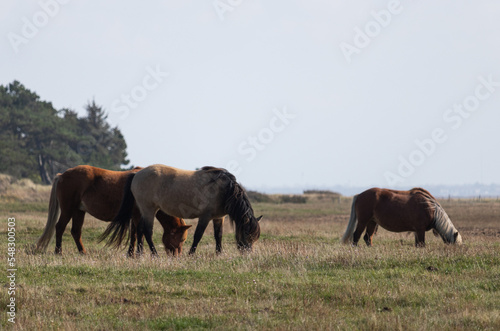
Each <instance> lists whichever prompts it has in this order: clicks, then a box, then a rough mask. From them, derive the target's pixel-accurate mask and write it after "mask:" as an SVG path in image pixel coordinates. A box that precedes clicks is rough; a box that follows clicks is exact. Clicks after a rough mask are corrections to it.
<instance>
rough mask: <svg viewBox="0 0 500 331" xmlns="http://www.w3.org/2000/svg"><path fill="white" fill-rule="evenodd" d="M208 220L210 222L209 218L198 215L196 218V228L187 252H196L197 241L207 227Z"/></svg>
mask: <svg viewBox="0 0 500 331" xmlns="http://www.w3.org/2000/svg"><path fill="white" fill-rule="evenodd" d="M208 222H210V218H207V217H200V218H199V219H198V225H197V226H196V230H195V231H194V238H193V244H192V245H191V249H190V250H189V254H194V252H196V247H198V243H199V242H200V240H201V237H203V234H204V233H205V229H206V228H207V225H208Z"/></svg>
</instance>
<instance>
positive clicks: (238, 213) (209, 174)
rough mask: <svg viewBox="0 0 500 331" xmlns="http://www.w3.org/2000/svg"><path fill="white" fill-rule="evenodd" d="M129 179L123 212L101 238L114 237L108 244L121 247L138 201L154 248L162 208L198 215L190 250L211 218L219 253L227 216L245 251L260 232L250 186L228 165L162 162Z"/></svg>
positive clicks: (140, 229)
mask: <svg viewBox="0 0 500 331" xmlns="http://www.w3.org/2000/svg"><path fill="white" fill-rule="evenodd" d="M129 178H130V181H129V182H128V183H127V184H126V185H125V194H124V195H123V202H122V207H121V209H120V212H119V213H118V215H117V217H116V218H115V220H113V222H112V223H111V224H110V225H109V226H108V228H107V229H106V231H105V232H104V234H103V235H102V236H101V239H105V238H106V236H108V235H111V237H110V239H109V240H108V244H111V245H113V244H114V245H120V243H121V241H122V240H123V237H124V236H125V234H126V231H127V229H128V227H129V226H128V224H129V222H130V211H131V208H132V206H133V204H134V201H135V203H136V204H137V206H138V207H139V210H140V212H141V217H142V219H141V223H140V225H139V227H138V229H137V233H138V234H142V233H144V235H145V238H146V241H147V242H148V244H149V246H150V247H151V246H153V242H152V238H151V230H152V225H153V218H154V215H155V213H156V212H157V211H158V210H162V211H163V212H165V213H168V214H169V215H174V216H177V217H183V218H198V225H197V227H196V231H195V233H194V240H193V245H192V246H191V250H190V251H189V253H190V254H192V253H194V252H195V251H196V247H197V245H198V243H199V242H200V240H201V237H202V236H203V233H204V232H205V229H206V227H207V225H208V223H209V222H210V220H213V224H214V235H215V241H216V246H215V247H216V248H215V249H216V252H217V253H220V252H221V250H222V222H223V217H224V216H225V215H227V214H228V215H229V218H230V220H231V221H232V222H233V223H234V224H235V225H236V228H235V235H236V244H237V245H238V248H239V249H240V250H241V251H245V250H251V249H252V245H253V243H254V242H255V241H257V239H258V238H259V236H260V225H259V221H260V219H261V218H262V216H260V217H258V218H256V217H254V213H253V209H252V206H251V205H250V201H249V200H248V197H247V194H246V192H245V190H244V189H243V187H242V186H241V185H240V184H238V182H236V178H235V177H234V176H233V175H232V174H230V173H229V172H228V171H227V170H225V169H220V168H213V167H204V168H202V169H201V170H198V171H188V170H181V169H176V168H172V167H167V166H164V165H160V164H157V165H153V166H149V167H147V168H144V169H143V170H141V171H140V172H138V173H136V174H135V175H130V177H129Z"/></svg>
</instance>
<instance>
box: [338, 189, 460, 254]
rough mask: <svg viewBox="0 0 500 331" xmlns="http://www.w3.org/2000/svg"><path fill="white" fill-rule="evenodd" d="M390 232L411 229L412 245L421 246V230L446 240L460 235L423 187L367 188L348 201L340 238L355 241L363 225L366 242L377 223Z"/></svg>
mask: <svg viewBox="0 0 500 331" xmlns="http://www.w3.org/2000/svg"><path fill="white" fill-rule="evenodd" d="M379 225H380V226H381V227H383V228H384V229H386V230H388V231H392V232H405V231H411V232H414V233H415V246H417V247H419V246H425V232H426V231H428V230H431V229H433V232H434V234H435V235H438V234H439V235H440V236H441V238H442V239H443V241H444V242H445V243H447V244H461V243H462V236H461V235H460V233H458V231H457V229H456V228H455V227H454V226H453V224H452V223H451V220H450V218H449V217H448V215H447V214H446V212H445V211H444V209H443V207H441V205H440V204H439V202H437V200H436V199H435V198H434V197H433V196H432V195H431V194H430V193H429V192H428V191H426V190H424V189H422V188H414V189H412V190H410V191H396V190H389V189H380V188H371V189H369V190H366V191H364V192H362V193H360V194H358V195H356V196H354V199H353V201H352V206H351V217H350V219H349V223H348V225H347V229H346V231H345V233H344V235H343V236H342V239H341V240H342V242H343V243H344V244H348V243H349V242H352V243H353V244H354V245H357V244H358V241H359V238H360V237H361V234H362V233H363V231H364V230H365V228H366V233H365V236H364V238H363V239H364V240H365V242H366V244H367V245H368V246H371V244H372V238H373V235H374V233H376V231H377V228H378V226H379Z"/></svg>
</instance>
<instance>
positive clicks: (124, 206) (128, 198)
mask: <svg viewBox="0 0 500 331" xmlns="http://www.w3.org/2000/svg"><path fill="white" fill-rule="evenodd" d="M134 176H135V173H133V174H130V175H129V176H128V177H127V182H126V183H125V188H124V193H123V198H122V203H121V206H120V210H119V211H118V214H117V215H116V216H115V218H114V219H113V221H112V222H111V223H110V224H109V225H108V227H107V228H106V230H105V231H104V233H103V234H102V235H101V236H100V237H99V241H103V240H104V239H106V237H108V236H109V239H108V242H107V243H106V246H111V247H119V246H120V245H121V244H122V242H123V239H124V238H125V235H126V234H127V233H128V229H129V227H130V219H131V218H132V210H133V209H134V205H135V198H134V195H133V194H132V190H131V186H132V180H133V179H134ZM128 239H129V238H128V237H127V241H128Z"/></svg>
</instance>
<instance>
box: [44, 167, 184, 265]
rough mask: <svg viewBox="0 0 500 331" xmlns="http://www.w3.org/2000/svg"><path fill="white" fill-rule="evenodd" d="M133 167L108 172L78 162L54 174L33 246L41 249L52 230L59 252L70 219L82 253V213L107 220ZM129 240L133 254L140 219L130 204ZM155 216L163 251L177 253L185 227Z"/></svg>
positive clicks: (115, 209) (175, 220) (181, 222)
mask: <svg viewBox="0 0 500 331" xmlns="http://www.w3.org/2000/svg"><path fill="white" fill-rule="evenodd" d="M141 169H142V168H140V167H136V168H134V169H132V170H129V171H110V170H105V169H101V168H96V167H91V166H88V165H81V166H77V167H74V168H71V169H68V170H66V171H65V172H64V173H62V174H58V175H57V176H56V178H55V179H54V183H53V184H52V191H51V193H50V203H49V215H48V218H47V224H46V225H45V229H44V231H43V234H42V235H41V237H40V238H39V239H38V242H37V244H36V248H37V250H38V251H45V250H46V249H47V246H48V244H49V242H50V241H51V239H52V237H53V236H54V232H55V234H56V249H55V252H56V254H61V252H62V247H61V245H62V236H63V233H64V230H65V229H66V226H67V225H68V223H69V221H70V220H71V219H73V224H72V227H71V235H72V236H73V239H74V240H75V243H76V246H77V247H78V251H79V252H80V253H82V254H85V252H86V250H85V247H84V246H83V243H82V226H83V221H84V218H85V213H89V214H91V215H92V216H94V217H95V218H97V219H100V220H102V221H105V222H111V221H112V220H113V219H114V218H115V216H116V214H117V213H118V210H119V209H120V202H121V200H122V196H123V191H124V187H125V183H126V181H127V178H128V177H129V176H130V175H132V174H135V173H136V172H138V171H140V170H141ZM132 207H133V208H132V209H133V211H132V213H131V215H130V217H131V218H132V221H133V222H132V226H131V242H130V247H129V255H133V254H134V245H135V240H136V237H137V250H138V252H140V251H142V243H143V238H142V236H136V226H137V223H138V222H139V219H140V214H139V210H138V209H137V208H136V207H134V206H132ZM156 218H157V219H158V221H159V222H160V224H161V225H162V227H163V229H164V233H163V238H162V241H163V243H164V245H165V250H166V251H167V253H172V254H174V255H177V254H179V253H180V252H181V250H182V244H183V243H184V241H185V240H186V238H187V229H188V228H190V227H191V225H186V223H185V222H184V220H183V219H181V218H177V217H172V216H170V215H167V214H165V213H162V212H158V213H157V214H156Z"/></svg>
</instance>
